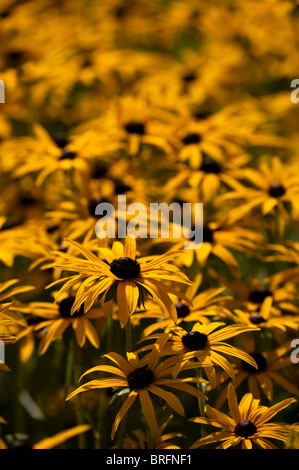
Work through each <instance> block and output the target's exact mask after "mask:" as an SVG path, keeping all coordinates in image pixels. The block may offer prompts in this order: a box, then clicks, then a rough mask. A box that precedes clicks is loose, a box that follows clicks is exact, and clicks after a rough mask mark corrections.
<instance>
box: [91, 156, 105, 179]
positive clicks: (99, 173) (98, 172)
mask: <svg viewBox="0 0 299 470" xmlns="http://www.w3.org/2000/svg"><path fill="white" fill-rule="evenodd" d="M107 171H108V168H107V164H106V162H103V161H102V160H98V161H97V162H96V163H95V165H94V167H93V170H92V175H91V177H92V178H93V179H95V180H96V179H100V178H104V177H105V176H106V174H107Z"/></svg>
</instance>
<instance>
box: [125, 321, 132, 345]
mask: <svg viewBox="0 0 299 470" xmlns="http://www.w3.org/2000/svg"><path fill="white" fill-rule="evenodd" d="M125 329H126V352H131V351H132V325H131V320H130V318H129V320H128V321H127V324H126V327H125Z"/></svg>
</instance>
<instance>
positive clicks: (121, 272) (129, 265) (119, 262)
mask: <svg viewBox="0 0 299 470" xmlns="http://www.w3.org/2000/svg"><path fill="white" fill-rule="evenodd" d="M110 271H111V272H112V273H113V274H114V275H115V276H116V277H119V278H120V279H135V278H136V277H137V276H138V275H139V274H140V264H139V263H138V261H136V260H135V259H132V258H128V257H127V256H124V257H122V258H118V259H114V260H113V261H112V263H111V264H110Z"/></svg>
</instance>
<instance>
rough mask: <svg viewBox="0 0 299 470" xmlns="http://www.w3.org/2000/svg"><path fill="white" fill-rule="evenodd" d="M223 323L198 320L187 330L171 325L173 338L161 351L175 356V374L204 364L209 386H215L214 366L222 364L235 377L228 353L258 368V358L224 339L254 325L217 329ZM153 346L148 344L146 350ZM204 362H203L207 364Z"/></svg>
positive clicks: (171, 337)
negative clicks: (200, 321) (256, 359)
mask: <svg viewBox="0 0 299 470" xmlns="http://www.w3.org/2000/svg"><path fill="white" fill-rule="evenodd" d="M223 325H224V323H222V322H210V323H207V324H201V323H199V322H197V323H195V324H194V325H193V327H192V330H190V331H186V330H185V329H183V328H182V327H180V326H175V327H170V328H169V332H170V338H169V340H168V342H167V343H166V345H165V346H164V347H163V349H162V351H161V354H162V355H172V356H174V357H176V365H175V367H174V368H173V371H172V373H173V376H174V377H175V376H176V375H177V374H178V373H179V371H180V370H181V369H182V368H184V367H188V368H199V367H203V368H204V370H205V372H206V374H207V377H208V379H209V383H210V386H211V387H214V386H215V384H216V372H215V366H219V367H221V368H222V369H224V370H225V371H226V372H227V374H228V375H229V376H230V377H231V378H233V379H234V378H235V373H234V370H233V367H232V365H231V364H230V362H229V361H228V360H227V359H226V358H225V356H230V357H235V358H236V357H237V358H239V359H242V360H243V361H245V362H246V363H248V364H250V365H251V366H252V367H255V368H256V367H257V364H256V362H255V360H254V359H253V358H252V357H251V356H250V355H249V354H247V353H246V352H244V351H242V350H241V349H240V348H237V347H235V346H232V345H231V344H228V343H225V342H224V340H226V339H229V338H233V337H234V336H237V335H239V334H241V333H247V332H249V331H252V330H253V328H250V327H246V326H244V325H237V324H235V325H230V326H226V327H224V328H221V329H220V330H218V331H215V330H216V329H217V328H219V327H220V326H223ZM167 332H168V330H167ZM165 334H166V333H165ZM157 336H158V338H159V337H163V336H164V334H161V335H157ZM150 338H151V337H150ZM150 338H147V339H150ZM150 347H151V346H146V347H145V348H144V349H148V348H150ZM193 359H197V361H193ZM202 361H204V365H203V364H202ZM187 363H188V364H187Z"/></svg>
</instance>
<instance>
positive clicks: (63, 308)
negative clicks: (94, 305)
mask: <svg viewBox="0 0 299 470" xmlns="http://www.w3.org/2000/svg"><path fill="white" fill-rule="evenodd" d="M74 302H75V297H73V296H71V297H67V298H66V299H63V300H62V301H61V302H60V303H59V304H58V307H59V313H60V316H61V317H62V318H73V317H81V315H84V308H83V305H81V307H80V309H79V310H77V311H76V312H74V313H73V315H71V309H72V306H73V303H74Z"/></svg>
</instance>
